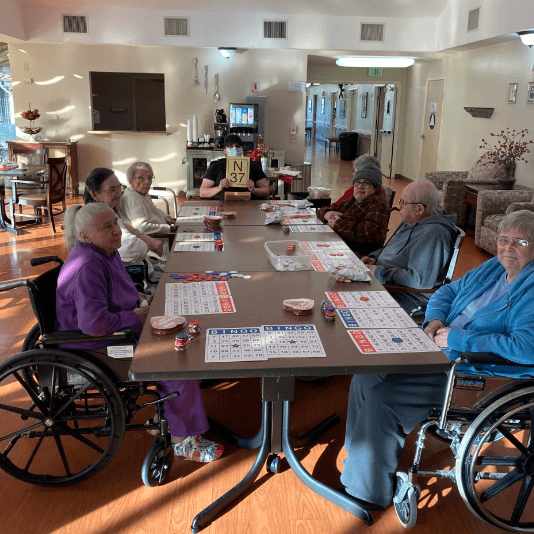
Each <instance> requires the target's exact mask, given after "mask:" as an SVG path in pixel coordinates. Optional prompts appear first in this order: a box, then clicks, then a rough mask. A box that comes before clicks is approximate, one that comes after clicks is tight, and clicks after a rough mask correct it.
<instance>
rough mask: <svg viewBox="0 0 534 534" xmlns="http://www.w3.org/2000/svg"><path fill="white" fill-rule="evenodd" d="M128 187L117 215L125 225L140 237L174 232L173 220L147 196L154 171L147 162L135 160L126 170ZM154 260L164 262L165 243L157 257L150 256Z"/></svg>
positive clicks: (166, 254) (167, 250) (166, 250)
mask: <svg viewBox="0 0 534 534" xmlns="http://www.w3.org/2000/svg"><path fill="white" fill-rule="evenodd" d="M126 178H127V180H128V184H129V186H128V187H127V188H126V190H125V191H124V193H123V195H122V198H121V201H120V204H119V206H118V207H117V213H118V214H119V216H120V217H121V219H123V220H124V221H125V222H126V223H128V224H130V225H131V226H133V227H134V228H136V229H137V230H139V231H140V232H141V233H142V234H149V235H150V234H163V233H169V232H173V231H174V223H175V222H176V219H174V218H172V217H170V216H169V215H167V214H166V213H165V212H164V211H162V210H160V209H159V208H158V207H157V206H156V205H155V204H154V202H153V201H152V199H151V198H150V195H149V194H148V193H149V191H150V187H151V186H152V182H153V181H154V172H153V170H152V167H151V166H150V164H149V163H145V162H143V161H136V162H135V163H133V164H132V165H130V167H128V170H127V171H126ZM152 255H153V256H154V257H156V258H157V259H161V260H163V261H166V260H167V259H168V257H169V247H168V243H167V242H166V241H165V242H164V250H163V252H162V253H161V254H159V255H158V254H156V253H152Z"/></svg>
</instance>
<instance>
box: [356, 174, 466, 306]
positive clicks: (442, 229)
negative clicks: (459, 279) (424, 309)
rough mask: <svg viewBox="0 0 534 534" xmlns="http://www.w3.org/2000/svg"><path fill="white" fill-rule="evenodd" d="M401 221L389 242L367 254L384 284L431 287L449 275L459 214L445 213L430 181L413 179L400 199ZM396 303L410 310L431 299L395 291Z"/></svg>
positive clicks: (368, 259) (421, 287)
mask: <svg viewBox="0 0 534 534" xmlns="http://www.w3.org/2000/svg"><path fill="white" fill-rule="evenodd" d="M399 211H400V216H401V219H402V222H401V223H400V224H399V226H398V227H397V229H396V230H395V233H394V234H393V235H392V236H391V238H390V239H389V240H388V242H387V243H386V244H385V245H384V246H383V247H382V248H380V249H378V250H376V251H375V252H373V253H371V254H369V256H364V257H363V258H362V261H363V262H364V263H365V264H367V265H369V268H370V270H371V271H372V272H373V273H374V275H375V277H376V278H377V280H378V281H379V282H380V283H382V284H392V285H402V286H407V287H413V288H416V289H431V288H433V287H434V286H435V285H437V284H439V283H440V282H441V281H443V279H444V278H445V275H446V274H447V263H448V261H449V258H450V255H451V252H452V249H453V247H454V241H455V239H456V236H457V233H458V232H457V229H456V226H455V225H454V222H455V220H456V215H455V214H452V215H444V214H443V213H442V210H441V208H440V206H439V196H438V192H437V190H436V188H435V186H434V184H432V183H431V182H426V181H421V182H413V183H411V184H410V185H408V186H406V187H405V188H404V191H403V192H402V195H401V199H400V200H399ZM392 296H393V297H394V298H395V299H396V300H397V302H398V303H399V304H400V305H401V306H402V307H403V308H404V309H405V310H406V311H407V312H408V313H410V312H411V311H412V310H413V309H414V308H415V307H416V306H417V304H419V303H420V302H421V300H423V301H427V300H428V299H429V298H430V294H428V295H427V294H424V293H423V294H420V293H419V294H417V295H413V294H410V293H397V292H395V293H393V295H392Z"/></svg>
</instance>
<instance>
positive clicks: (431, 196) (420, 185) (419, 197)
mask: <svg viewBox="0 0 534 534" xmlns="http://www.w3.org/2000/svg"><path fill="white" fill-rule="evenodd" d="M410 202H418V203H420V204H423V205H424V206H425V210H426V213H427V215H428V216H429V217H430V216H431V215H437V214H438V213H442V212H443V210H442V209H441V206H440V205H439V193H438V190H437V189H436V186H435V185H434V184H433V183H432V182H428V181H427V180H421V181H420V182H415V185H414V187H413V188H412V190H411V195H410Z"/></svg>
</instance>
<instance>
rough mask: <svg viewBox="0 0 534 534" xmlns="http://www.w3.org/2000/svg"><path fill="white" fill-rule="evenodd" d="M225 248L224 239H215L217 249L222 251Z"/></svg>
mask: <svg viewBox="0 0 534 534" xmlns="http://www.w3.org/2000/svg"><path fill="white" fill-rule="evenodd" d="M223 248H224V245H223V240H222V239H216V240H215V250H216V251H217V252H222V250H223Z"/></svg>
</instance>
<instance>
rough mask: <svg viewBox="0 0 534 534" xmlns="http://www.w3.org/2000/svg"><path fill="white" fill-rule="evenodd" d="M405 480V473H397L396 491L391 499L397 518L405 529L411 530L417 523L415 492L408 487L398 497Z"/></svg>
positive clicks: (412, 488)
mask: <svg viewBox="0 0 534 534" xmlns="http://www.w3.org/2000/svg"><path fill="white" fill-rule="evenodd" d="M407 479H408V477H407V476H406V473H397V491H396V493H395V497H394V498H393V506H394V508H395V513H396V514H397V518H398V520H399V521H400V524H401V525H402V526H403V527H404V528H406V529H408V528H413V527H414V526H415V523H417V492H416V490H415V488H414V487H413V486H410V487H408V488H407V489H406V491H404V492H403V495H398V492H399V490H400V489H401V487H402V485H403V482H404V481H405V480H407Z"/></svg>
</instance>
